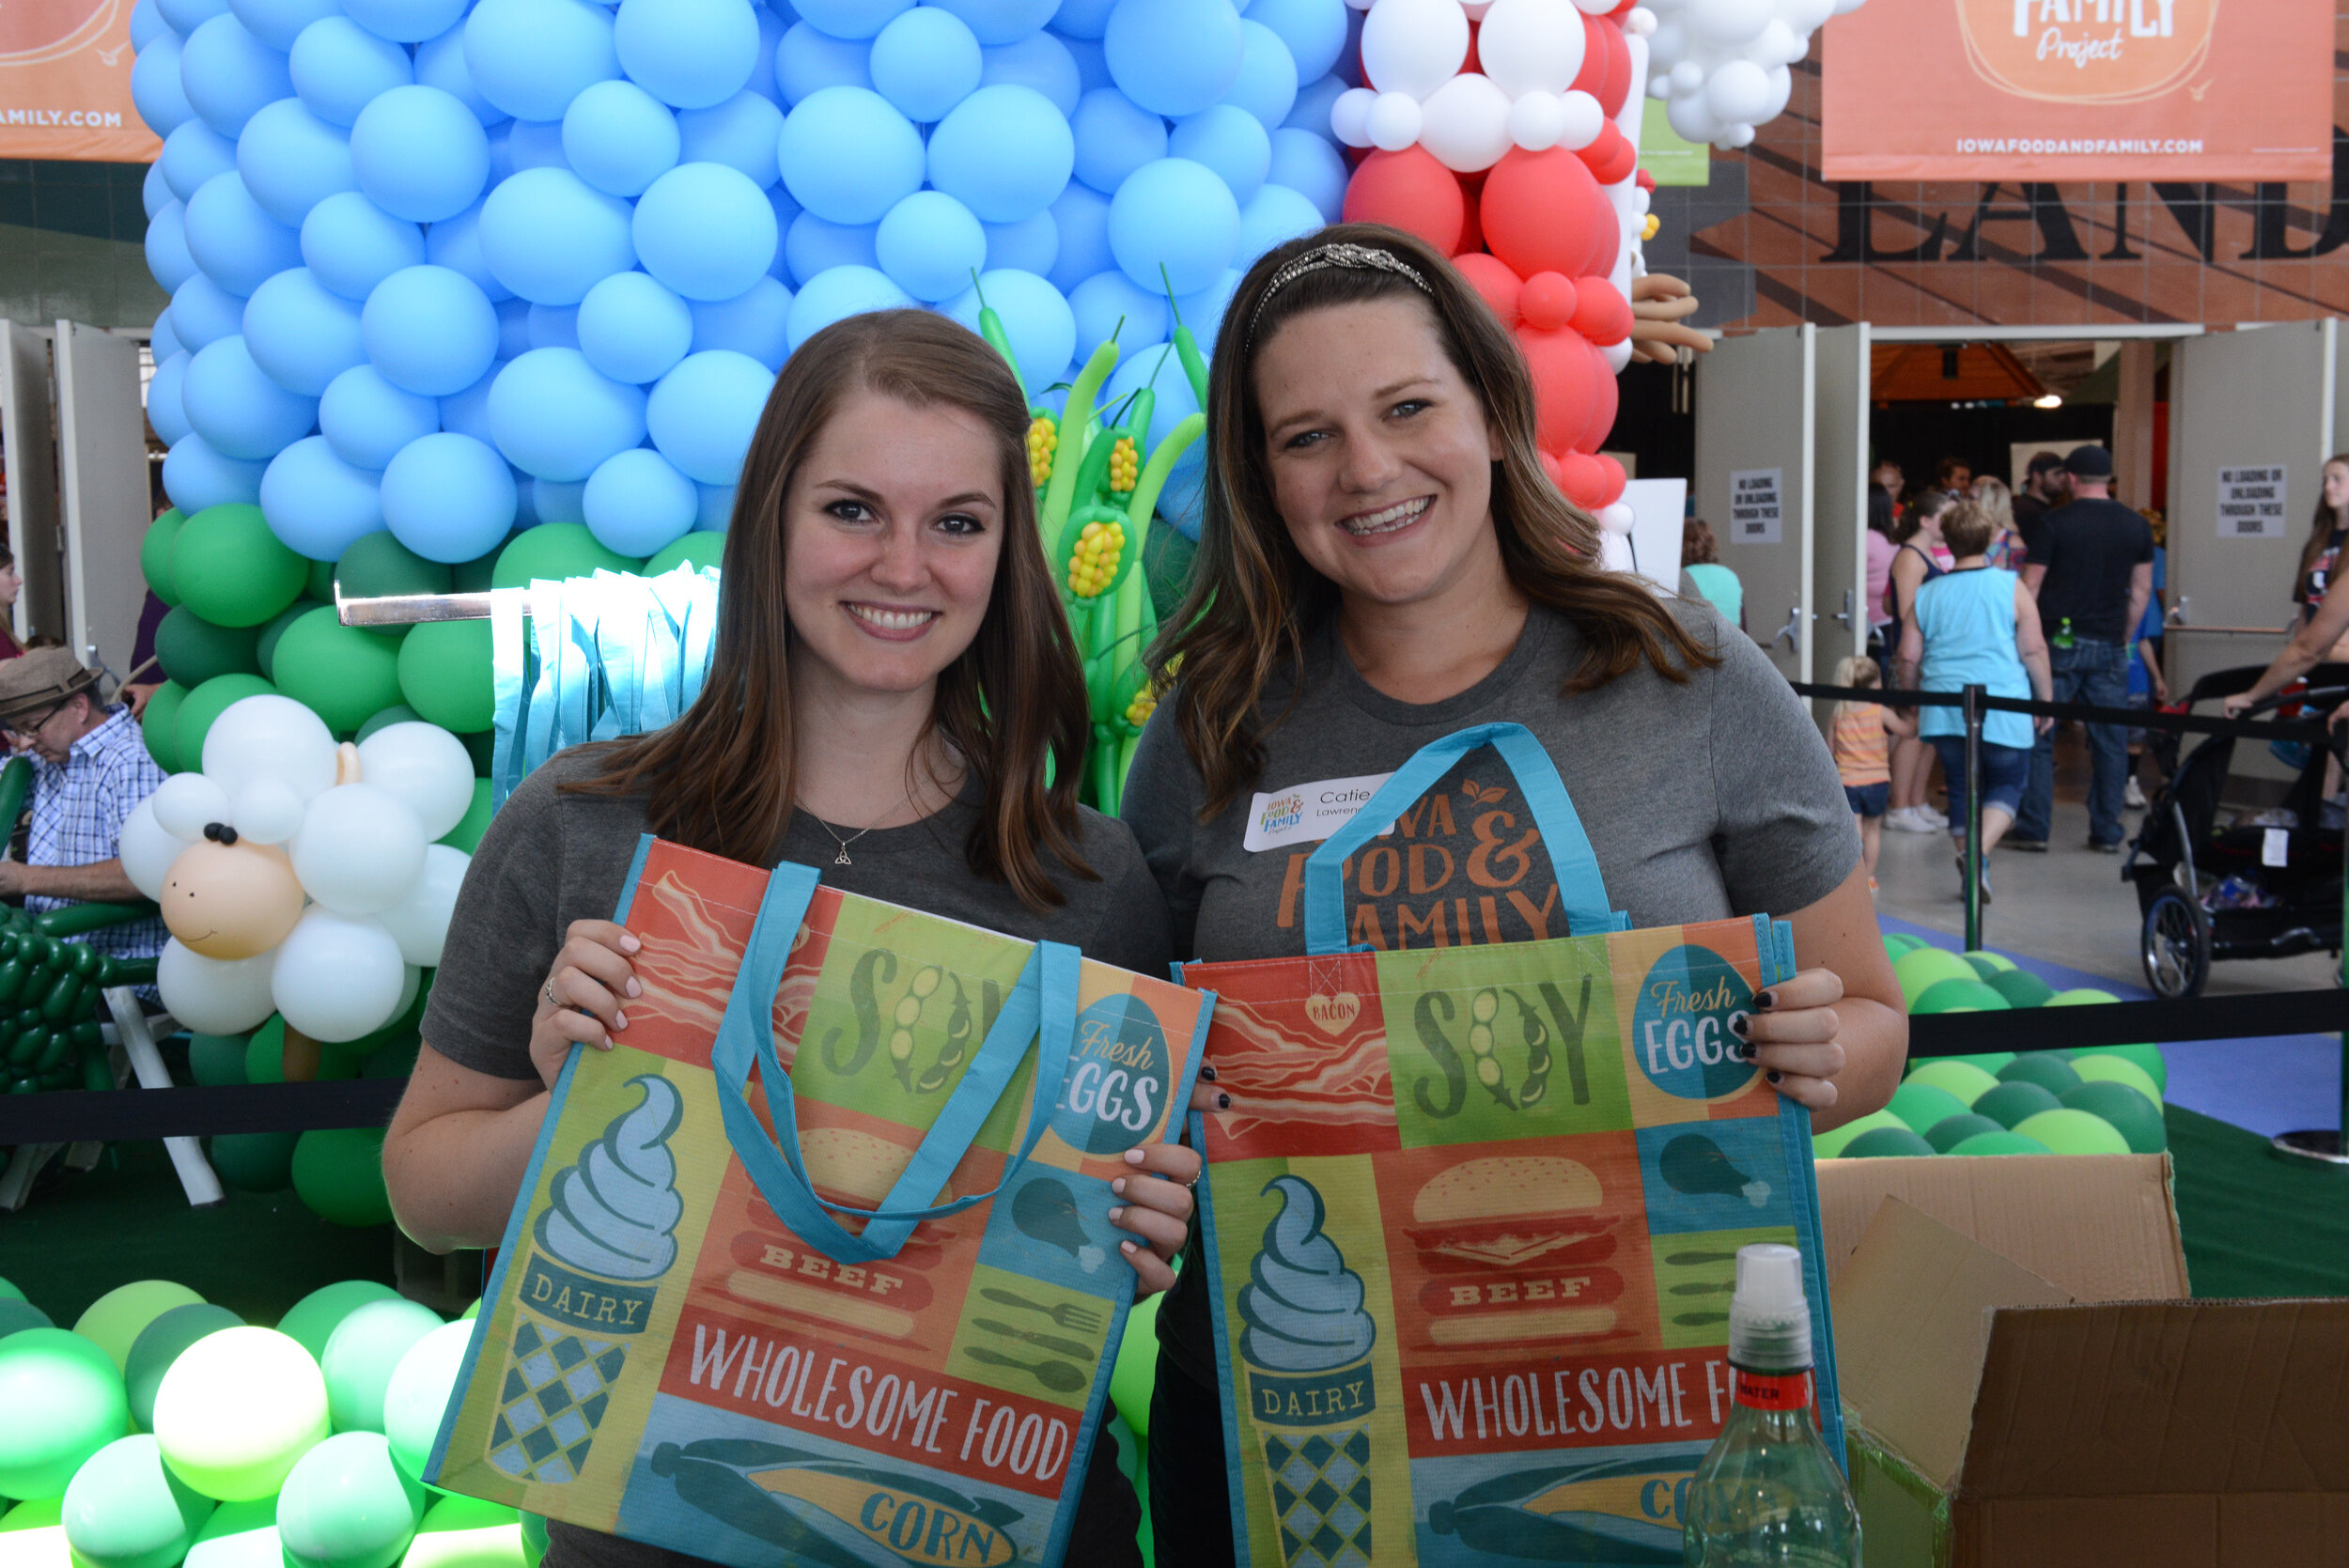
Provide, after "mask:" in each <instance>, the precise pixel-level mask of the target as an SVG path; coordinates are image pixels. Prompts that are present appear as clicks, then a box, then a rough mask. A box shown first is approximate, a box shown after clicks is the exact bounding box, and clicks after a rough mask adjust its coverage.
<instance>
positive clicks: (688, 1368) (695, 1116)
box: [427, 838, 1213, 1568]
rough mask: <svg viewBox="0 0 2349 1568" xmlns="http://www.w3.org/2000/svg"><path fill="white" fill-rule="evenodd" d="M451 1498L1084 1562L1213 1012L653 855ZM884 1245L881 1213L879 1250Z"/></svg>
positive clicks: (764, 1539) (459, 1455) (671, 1538)
mask: <svg viewBox="0 0 2349 1568" xmlns="http://www.w3.org/2000/svg"><path fill="white" fill-rule="evenodd" d="M616 918H618V919H619V920H621V921H623V922H625V923H626V924H628V926H629V929H630V930H631V931H632V932H634V933H635V934H636V935H637V936H638V937H639V938H640V939H642V941H643V943H644V946H643V948H642V950H641V951H640V952H639V953H638V955H637V956H636V961H635V962H636V974H637V978H638V980H639V981H640V982H641V983H642V984H643V986H644V995H643V996H642V997H640V998H638V999H636V1000H633V1001H630V1003H629V1008H628V1013H629V1027H628V1030H627V1032H625V1034H623V1035H622V1036H621V1038H620V1040H619V1042H618V1043H617V1044H616V1045H615V1046H614V1048H613V1049H612V1050H610V1051H608V1052H607V1051H588V1050H575V1051H573V1052H572V1054H571V1060H570V1062H569V1063H568V1065H567V1066H566V1067H565V1069H564V1072H563V1076H562V1077H561V1079H558V1080H557V1082H556V1084H555V1088H554V1092H553V1097H552V1103H551V1104H550V1105H549V1107H548V1110H547V1118H546V1126H545V1128H544V1130H543V1131H542V1132H541V1134H540V1136H539V1140H538V1145H537V1150H536V1151H535V1152H534V1153H533V1155H532V1157H531V1164H530V1170H529V1173H528V1175H527V1176H526V1177H525V1178H524V1181H523V1184H522V1196H521V1201H520V1202H519V1203H518V1204H517V1205H516V1208H515V1211H514V1218H513V1219H512V1221H511V1222H510V1224H509V1225H508V1227H507V1229H506V1239H505V1243H504V1250H503V1251H502V1252H501V1254H500V1256H499V1259H498V1266H497V1273H496V1276H495V1278H494V1279H493V1280H492V1281H491V1282H490V1290H489V1293H488V1295H487V1296H486V1298H485V1299H484V1302H483V1305H482V1310H481V1313H480V1317H479V1319H478V1322H477V1326H476V1327H475V1328H474V1336H473V1342H472V1344H471V1347H470V1349H469V1351H468V1361H467V1365H466V1370H465V1374H464V1376H463V1378H462V1380H461V1382H460V1384H459V1389H460V1392H459V1397H458V1398H457V1399H456V1400H455V1401H453V1402H452V1404H451V1405H450V1409H449V1412H448V1415H447V1417H446V1418H445V1419H444V1421H443V1425H442V1429H441V1435H440V1438H439V1442H438V1444H437V1446H436V1448H435V1449H434V1452H433V1455H432V1460H431V1465H430V1467H429V1470H428V1477H427V1479H428V1480H430V1481H431V1482H433V1483H434V1484H436V1485H439V1486H443V1487H445V1488H447V1489H449V1490H451V1491H457V1492H463V1493H466V1494H468V1495H471V1496H474V1497H480V1498H490V1499H492V1500H494V1501H498V1502H503V1503H507V1504H511V1505H513V1506H516V1507H520V1508H525V1509H528V1510H530V1511H532V1512H533V1513H537V1514H545V1515H546V1516H548V1517H550V1518H554V1519H562V1520H566V1521H568V1522H569V1523H571V1524H575V1525H582V1526H585V1527H588V1528H590V1529H598V1530H603V1531H606V1532H609V1533H612V1534H615V1535H620V1536H625V1537H627V1538H629V1539H630V1540H633V1541H641V1542H646V1543H648V1544H650V1545H659V1546H667V1547H672V1548H675V1549H677V1550H679V1551H685V1552H690V1553H692V1555H694V1556H696V1557H703V1558H710V1559H714V1560H718V1561H720V1562H726V1563H733V1564H738V1565H740V1568H752V1565H760V1568H766V1565H771V1564H775V1563H777V1562H783V1563H789V1564H821V1565H825V1568H840V1565H848V1564H872V1565H876V1568H906V1565H908V1564H916V1565H919V1564H932V1563H937V1564H944V1563H954V1564H973V1565H978V1568H996V1565H999V1564H1006V1563H1012V1562H1019V1563H1043V1564H1050V1563H1055V1562H1058V1561H1059V1560H1060V1557H1061V1553H1062V1550H1063V1548H1064V1546H1065V1544H1066V1539H1067V1534H1068V1529H1069V1526H1070V1524H1071V1521H1072V1517H1073V1513H1074V1508H1075V1502H1076V1498H1077V1495H1078V1491H1079V1489H1080V1487H1081V1483H1082V1478H1083V1475H1084V1469H1085V1462H1086V1457H1087V1453H1088V1451H1089V1449H1090V1447H1091V1438H1092V1435H1093V1434H1094V1433H1095V1431H1097V1427H1098V1422H1099V1419H1100V1411H1101V1405H1102V1401H1103V1400H1104V1399H1105V1398H1106V1397H1107V1395H1108V1389H1109V1379H1110V1368H1111V1364H1112V1361H1113V1360H1114V1358H1115V1354H1116V1348H1117V1345H1118V1343H1119V1337H1120V1332H1121V1329H1122V1327H1123V1326H1124V1323H1125V1318H1126V1312H1127V1309H1128V1306H1129V1305H1131V1302H1132V1297H1133V1283H1134V1277H1133V1270H1132V1268H1131V1267H1130V1266H1129V1265H1128V1264H1127V1262H1126V1261H1125V1258H1124V1257H1123V1255H1122V1254H1120V1253H1119V1251H1118V1250H1117V1238H1118V1236H1119V1235H1120V1234H1122V1233H1120V1232H1118V1231H1116V1230H1115V1229H1113V1228H1112V1226H1111V1225H1110V1224H1109V1222H1108V1219H1107V1218H1106V1215H1107V1211H1108V1210H1109V1209H1110V1208H1111V1207H1112V1205H1113V1204H1114V1203H1117V1202H1118V1200H1117V1199H1116V1198H1115V1197H1114V1196H1112V1193H1111V1192H1110V1189H1109V1181H1110V1179H1111V1178H1112V1177H1114V1176H1116V1175H1119V1174H1121V1173H1123V1172H1125V1171H1126V1169H1127V1167H1126V1164H1125V1162H1124V1158H1123V1156H1124V1154H1125V1152H1126V1151H1127V1150H1128V1149H1130V1148H1134V1147H1136V1146H1138V1145H1140V1144H1142V1143H1143V1142H1146V1141H1151V1140H1162V1139H1165V1138H1167V1137H1169V1136H1171V1131H1172V1129H1173V1128H1175V1127H1176V1126H1179V1123H1178V1122H1177V1121H1176V1120H1175V1118H1177V1117H1179V1115H1180V1114H1181V1113H1180V1111H1179V1110H1175V1111H1173V1112H1172V1113H1171V1114H1170V1108H1171V1107H1180V1106H1182V1105H1184V1104H1186V1103H1187V1102H1188V1099H1189V1096H1190V1086H1191V1081H1192V1079H1193V1078H1194V1077H1195V1076H1196V1074H1197V1072H1198V1065H1199V1052H1200V1048H1201V1044H1202V1037H1203V1035H1204V1032H1205V1029H1206V1019H1207V1017H1208V1013H1209V1011H1210V1009H1211V1007H1212V1005H1213V1001H1212V999H1211V998H1209V997H1206V996H1203V995H1201V994H1200V993H1199V992H1197V991H1192V990H1186V989H1183V988H1182V987H1180V986H1174V985H1170V984H1168V983H1167V982H1165V981H1162V980H1152V979H1148V978H1145V977H1143V976H1141V975H1135V974H1128V973H1127V972H1126V971H1125V970H1118V969H1112V968H1111V967H1110V966H1108V965H1104V964H1096V963H1092V962H1090V961H1086V960H1082V959H1081V958H1080V957H1079V956H1078V955H1077V952H1076V950H1075V949H1074V948H1070V947H1065V946H1061V945H1059V944H1056V943H1050V942H1047V943H1040V944H1038V943H1029V942H1024V941H1019V940H1018V939H1013V938H1010V937H1005V936H1002V935H999V934H997V933H994V932H989V931H984V930H980V929H978V928H977V927H974V926H970V925H965V924H959V923H957V922H955V921H950V920H944V919H941V918H939V917H937V916H933V915H927V914H922V913H919V912H917V911H914V910H910V909H904V908H897V907H895V906H894V905H889V904H883V903H879V902H878V901H875V900H872V899H866V898H861V897H856V896H852V895H843V894H841V893H835V892H833V891H832V890H829V889H824V888H819V887H818V886H817V873H816V872H815V871H814V870H813V869H811V868H809V867H806V866H801V865H790V864H786V865H783V866H780V867H778V868H777V869H776V870H775V872H774V873H773V875H772V876H771V877H770V876H769V875H768V874H767V873H765V872H762V871H759V870H756V869H755V868H754V867H751V866H745V865H739V864H737V863H735V862H730V861H723V860H719V859H717V858H715V857H712V856H708V855H703V854H697V853H695V852H693V851H691V850H687V849H682V848H679V847H678V846H675V845H671V844H666V843H661V842H659V841H657V840H654V839H651V838H647V839H646V840H645V842H644V846H643V847H642V848H641V849H640V850H639V852H638V857H637V864H636V866H635V868H634V870H633V871H632V873H631V874H630V878H629V892H628V893H626V894H625V895H624V897H623V900H622V903H621V908H620V910H619V913H618V915H617V917H616ZM859 1216H863V1217H865V1218H863V1220H862V1222H861V1223H859V1222H858V1221H857V1218H856V1217H859Z"/></svg>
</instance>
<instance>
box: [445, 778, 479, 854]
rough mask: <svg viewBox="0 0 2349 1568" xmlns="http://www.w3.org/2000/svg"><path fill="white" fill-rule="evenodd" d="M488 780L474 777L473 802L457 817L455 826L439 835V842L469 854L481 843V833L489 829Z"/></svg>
mask: <svg viewBox="0 0 2349 1568" xmlns="http://www.w3.org/2000/svg"><path fill="white" fill-rule="evenodd" d="M488 831H490V781H489V780H487V779H475V780H474V784H473V804H472V805H470V806H467V807H466V808H465V815H462V816H460V817H459V818H458V819H457V826H456V827H454V828H451V829H450V830H449V831H447V832H445V833H443V834H442V835H441V842H442V843H443V844H445V845H447V846H449V847H450V848H451V849H462V850H463V851H464V852H465V853H466V854H468V855H470V854H472V853H473V852H474V849H475V848H476V847H477V846H479V845H480V843H481V835H482V834H483V833H486V832H488Z"/></svg>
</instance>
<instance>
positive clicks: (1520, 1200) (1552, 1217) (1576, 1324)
mask: <svg viewBox="0 0 2349 1568" xmlns="http://www.w3.org/2000/svg"><path fill="white" fill-rule="evenodd" d="M1601 1197H1602V1194H1601V1192H1600V1189H1599V1182H1598V1177H1597V1176H1595V1175H1594V1174H1593V1173H1592V1172H1591V1169H1590V1167H1588V1166H1586V1165H1584V1164H1582V1163H1581V1162H1580V1161H1579V1160H1575V1159H1568V1158H1566V1157H1563V1156H1561V1155H1502V1156H1496V1157H1491V1158H1486V1159H1471V1160H1465V1161H1463V1162H1462V1163H1460V1164H1458V1165H1455V1166H1452V1167H1450V1168H1449V1169H1447V1170H1445V1171H1443V1172H1440V1173H1439V1174H1438V1175H1437V1176H1435V1177H1434V1178H1433V1179H1432V1180H1430V1181H1429V1182H1427V1183H1426V1185H1425V1186H1423V1187H1422V1188H1420V1189H1419V1192H1418V1194H1417V1195H1416V1196H1415V1197H1414V1198H1413V1199H1412V1202H1411V1221H1412V1222H1411V1223H1410V1224H1409V1225H1408V1226H1406V1227H1405V1234H1408V1236H1409V1237H1410V1240H1411V1244H1412V1246H1413V1247H1414V1248H1415V1249H1416V1250H1417V1253H1418V1262H1419V1266H1420V1267H1421V1269H1422V1270H1423V1271H1424V1272H1425V1273H1426V1274H1427V1276H1428V1280H1427V1283H1426V1284H1425V1285H1424V1286H1423V1287H1422V1289H1421V1292H1420V1305H1421V1307H1422V1308H1423V1309H1424V1311H1425V1312H1426V1314H1427V1316H1426V1334H1427V1338H1428V1341H1429V1343H1432V1344H1434V1345H1436V1346H1438V1347H1440V1348H1452V1347H1455V1346H1474V1345H1480V1344H1514V1343H1524V1342H1527V1341H1533V1340H1553V1339H1579V1338H1584V1337H1587V1336H1590V1335H1595V1334H1605V1333H1609V1332H1610V1331H1611V1330H1612V1329H1613V1328H1614V1327H1615V1309H1614V1307H1613V1306H1612V1305H1611V1303H1612V1302H1613V1301H1614V1299H1615V1298H1616V1297H1617V1296H1620V1295H1622V1293H1623V1277H1622V1276H1621V1275H1620V1274H1618V1273H1617V1272H1616V1271H1615V1270H1613V1269H1611V1268H1608V1267H1604V1266H1601V1265H1603V1264H1604V1263H1605V1262H1606V1260H1608V1259H1609V1258H1610V1257H1612V1256H1613V1255H1614V1251H1615V1246H1616V1238H1615V1235H1614V1226H1615V1222H1616V1221H1615V1217H1614V1216H1611V1215H1607V1214H1602V1213H1600V1212H1599V1204H1600V1202H1601Z"/></svg>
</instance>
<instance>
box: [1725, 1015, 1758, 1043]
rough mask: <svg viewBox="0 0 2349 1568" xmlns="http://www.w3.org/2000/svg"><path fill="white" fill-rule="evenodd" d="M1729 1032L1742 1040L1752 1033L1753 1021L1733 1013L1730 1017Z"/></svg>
mask: <svg viewBox="0 0 2349 1568" xmlns="http://www.w3.org/2000/svg"><path fill="white" fill-rule="evenodd" d="M1729 1032H1731V1033H1732V1034H1735V1036H1737V1038H1739V1039H1740V1040H1743V1039H1745V1038H1746V1037H1747V1036H1749V1035H1750V1034H1751V1033H1752V1032H1753V1020H1752V1019H1750V1018H1749V1017H1746V1016H1745V1015H1744V1014H1743V1013H1734V1014H1732V1015H1731V1016H1730V1019H1729Z"/></svg>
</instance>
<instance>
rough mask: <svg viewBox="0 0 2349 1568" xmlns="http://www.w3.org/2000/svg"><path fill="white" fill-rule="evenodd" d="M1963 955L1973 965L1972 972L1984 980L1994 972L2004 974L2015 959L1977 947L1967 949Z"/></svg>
mask: <svg viewBox="0 0 2349 1568" xmlns="http://www.w3.org/2000/svg"><path fill="white" fill-rule="evenodd" d="M1964 957H1965V959H1966V961H1967V962H1968V963H1969V964H1971V965H1973V966H1974V972H1975V973H1976V974H1979V975H1981V976H1982V977H1983V979H1984V980H1987V979H1989V978H1990V977H1991V976H1992V975H1994V974H2004V973H2005V972H2006V971H2007V970H2011V969H2013V968H2014V967H2015V960H2014V959H2012V958H2010V957H2008V956H2007V955H2004V954H2003V953H1991V952H1987V951H1985V950H1983V949H1982V948H1978V947H1977V948H1970V949H1968V951H1967V952H1966V954H1965V955H1964Z"/></svg>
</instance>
